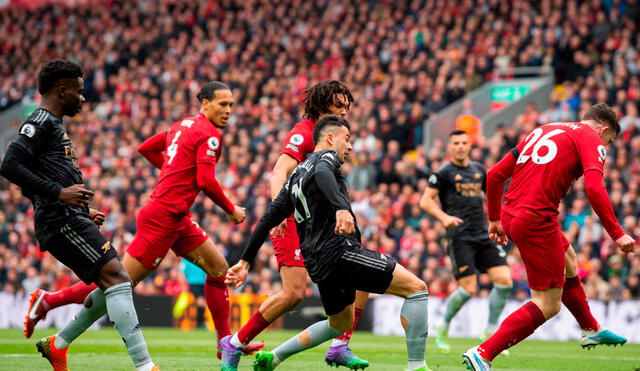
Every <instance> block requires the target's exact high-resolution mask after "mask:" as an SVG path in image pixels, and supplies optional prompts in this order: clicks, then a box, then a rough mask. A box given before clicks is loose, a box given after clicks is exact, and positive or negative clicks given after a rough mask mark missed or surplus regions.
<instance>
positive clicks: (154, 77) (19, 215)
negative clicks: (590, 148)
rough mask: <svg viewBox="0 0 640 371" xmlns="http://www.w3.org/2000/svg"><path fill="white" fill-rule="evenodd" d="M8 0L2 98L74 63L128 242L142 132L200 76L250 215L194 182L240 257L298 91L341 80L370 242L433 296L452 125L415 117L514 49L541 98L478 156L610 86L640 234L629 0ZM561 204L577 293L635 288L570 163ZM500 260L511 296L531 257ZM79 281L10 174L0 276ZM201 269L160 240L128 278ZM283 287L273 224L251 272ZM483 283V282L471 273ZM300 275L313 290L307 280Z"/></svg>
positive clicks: (628, 224)
mask: <svg viewBox="0 0 640 371" xmlns="http://www.w3.org/2000/svg"><path fill="white" fill-rule="evenodd" d="M12 3H13V2H12ZM18 3H21V2H20V1H17V2H15V4H13V5H10V6H7V7H4V8H0V51H1V52H0V76H1V80H0V113H1V111H2V110H5V109H6V108H8V107H10V106H12V105H13V104H15V103H17V102H20V101H22V100H23V99H27V98H29V99H31V98H33V99H35V100H36V101H37V100H38V99H39V97H38V95H37V93H36V87H35V80H36V79H35V77H36V75H37V71H38V68H39V66H40V65H41V63H42V62H45V61H48V60H51V59H55V58H69V59H72V60H75V61H78V62H80V63H81V64H82V65H83V67H84V69H85V96H86V97H87V100H88V104H86V105H85V108H84V110H83V111H82V113H80V114H79V115H78V116H76V117H75V118H73V119H66V120H65V121H66V122H67V127H68V130H69V133H70V136H71V138H72V140H73V142H74V146H75V149H76V152H77V155H78V157H79V161H80V166H81V168H82V171H83V174H84V177H85V184H86V185H87V187H88V188H90V189H92V190H94V191H95V197H94V198H93V202H92V206H93V207H94V208H97V209H99V210H101V211H103V212H105V213H106V214H107V221H106V223H105V224H104V226H103V227H102V231H103V232H104V233H105V234H106V235H107V236H108V237H109V238H110V239H111V241H112V242H113V245H114V246H115V247H117V249H118V250H119V251H120V252H121V253H122V252H124V250H125V249H126V247H127V246H128V244H129V243H130V241H131V240H132V238H133V235H134V233H135V229H136V227H135V216H136V212H137V210H138V209H139V208H140V207H141V206H142V205H143V204H144V203H145V202H146V200H147V199H148V197H149V195H150V193H151V190H152V188H153V186H154V183H155V181H156V178H157V175H158V170H156V169H154V168H153V167H152V165H150V164H149V163H148V162H147V161H146V160H145V159H144V158H142V156H141V155H139V154H138V153H137V151H136V149H137V147H138V146H139V145H140V143H142V141H144V140H145V139H146V138H148V137H150V136H151V135H152V134H154V133H156V132H159V131H161V130H165V129H166V128H167V127H168V126H169V125H170V124H171V123H172V122H174V121H176V120H178V119H180V118H183V117H186V116H189V115H194V114H195V113H196V112H197V108H198V104H199V103H198V101H197V99H196V97H195V94H196V93H197V92H198V90H199V88H200V85H201V84H202V83H203V82H206V81H209V80H221V81H224V82H226V83H227V84H229V85H230V86H231V87H232V89H233V93H234V95H235V99H236V105H235V107H234V115H233V117H232V120H231V122H230V125H228V127H227V128H226V129H225V131H224V134H223V135H224V152H223V156H222V159H221V161H220V162H219V164H218V166H217V178H218V179H219V181H220V182H221V184H222V185H223V187H224V188H225V192H226V193H227V195H229V196H230V198H231V199H232V201H234V202H235V203H237V204H239V205H242V206H244V207H246V208H247V211H248V215H249V217H248V220H247V222H245V223H243V224H240V225H233V224H230V223H229V222H228V220H227V219H226V216H225V214H224V212H222V210H221V209H220V208H218V207H216V206H215V205H214V204H213V203H212V202H211V201H210V200H208V199H207V198H206V197H205V196H204V195H200V196H199V198H198V199H197V200H196V204H195V206H194V208H193V210H192V211H193V218H194V220H196V221H197V222H199V223H200V225H201V226H203V227H204V228H205V229H206V231H207V232H208V233H209V234H210V236H211V237H212V238H213V239H214V241H215V242H216V243H217V245H218V246H219V247H220V248H221V249H224V251H225V255H226V256H227V258H228V261H229V263H230V264H234V263H235V262H236V261H237V259H238V256H239V254H240V252H241V250H242V249H243V247H244V244H245V242H246V240H247V238H248V235H249V232H250V230H251V228H252V226H253V225H254V224H255V223H256V221H257V219H258V218H259V217H260V216H261V215H262V214H263V213H264V211H265V208H266V207H267V206H268V204H269V190H268V182H269V176H270V172H271V169H272V168H273V165H274V163H275V160H276V159H277V157H278V154H279V151H280V149H281V146H282V143H283V140H284V137H285V135H286V133H287V132H288V130H289V129H290V128H291V127H292V125H293V124H294V123H295V122H297V121H299V120H301V119H302V103H301V99H302V91H303V90H304V89H305V88H306V87H308V86H309V85H311V84H313V83H315V82H318V81H321V80H325V79H336V80H340V81H343V82H344V83H346V84H347V85H348V86H349V87H350V89H351V91H352V93H353V95H354V97H355V99H356V102H355V104H354V105H353V106H352V108H351V111H350V113H349V115H348V119H349V121H350V122H351V125H352V129H353V130H352V131H353V137H354V141H353V144H354V150H355V151H354V152H355V153H354V155H353V156H352V160H351V162H350V163H348V164H345V165H344V168H343V170H344V172H345V174H347V179H348V183H349V185H350V187H351V196H352V202H353V209H354V211H355V212H356V213H357V215H358V222H359V225H360V228H361V230H362V231H363V235H364V238H365V243H366V248H368V249H373V250H378V251H380V252H384V253H387V254H390V255H392V256H394V257H395V258H397V259H398V261H399V262H400V263H402V264H403V265H405V266H406V267H408V268H409V269H410V270H411V271H412V272H414V273H416V274H417V275H418V276H419V277H421V278H423V279H424V280H425V281H426V282H427V283H428V285H429V291H430V294H431V295H435V296H439V297H445V296H446V295H447V294H448V293H449V292H451V291H452V290H454V289H455V288H456V282H455V280H454V279H453V276H452V274H451V262H450V260H449V258H448V256H447V254H446V241H445V238H444V232H445V230H444V228H443V226H442V225H441V223H439V222H438V221H436V220H434V219H433V218H431V217H429V216H427V215H425V213H424V212H422V211H421V210H420V208H419V206H418V203H419V199H420V196H421V195H422V192H423V191H424V189H425V187H426V186H427V181H426V179H427V177H428V176H429V174H430V173H431V172H432V171H435V170H436V169H438V168H439V167H440V166H441V165H442V164H443V162H444V161H446V160H447V156H446V143H444V142H442V141H434V142H433V143H429V146H427V147H425V146H424V143H423V142H422V138H423V135H422V123H423V121H424V120H425V119H426V118H428V117H430V116H431V115H433V114H434V113H436V112H438V111H439V110H441V109H442V108H444V107H446V106H447V105H448V104H450V103H452V102H454V101H456V100H458V99H460V98H461V97H463V96H464V95H465V94H466V93H467V92H469V91H471V90H473V89H475V88H477V87H478V86H480V85H481V84H482V83H483V82H485V81H488V80H490V79H493V78H496V76H495V74H494V73H493V71H495V69H496V68H508V67H515V66H551V67H553V69H554V71H555V79H556V80H555V81H556V83H557V85H556V87H555V88H554V90H553V92H552V93H551V97H550V98H551V104H550V106H548V107H536V106H535V105H534V104H530V105H528V106H527V109H526V111H525V112H523V113H522V114H521V115H520V116H519V117H518V118H517V120H516V122H505V123H504V125H501V126H500V127H499V129H498V130H497V132H495V133H493V135H491V136H490V137H486V138H484V137H482V138H479V140H478V142H477V144H476V146H475V147H474V148H473V150H472V152H471V157H472V159H473V160H475V161H479V162H482V163H483V164H484V165H485V166H486V167H487V168H490V167H491V166H493V165H494V164H495V163H496V161H498V160H499V159H500V158H501V156H502V155H503V154H504V153H506V152H507V151H508V150H509V149H511V148H512V147H513V146H514V145H515V144H516V143H517V142H518V141H520V140H521V139H522V138H523V135H526V134H527V133H528V132H529V131H530V130H532V129H533V128H534V127H536V126H537V125H540V124H543V123H548V122H553V121H562V120H579V119H580V117H581V116H582V114H583V112H584V111H585V109H586V108H588V107H590V106H591V105H592V104H594V103H598V102H606V103H608V104H610V105H612V106H613V107H614V108H615V110H616V111H617V112H618V115H619V118H620V123H621V126H622V134H621V135H620V136H619V137H618V139H616V141H615V143H614V144H613V145H612V146H610V148H608V159H607V162H606V165H605V167H606V169H607V171H606V186H607V189H608V191H609V194H610V196H611V200H612V203H613V206H614V210H615V213H616V216H617V217H618V220H619V221H620V223H621V224H622V225H623V226H624V229H625V230H626V232H628V233H629V234H631V235H632V236H634V237H636V238H637V237H639V236H640V227H639V226H638V217H639V214H640V201H639V199H638V186H639V185H640V136H639V135H638V134H639V133H640V117H638V104H639V103H640V53H639V52H638V48H640V33H639V32H638V30H637V25H638V24H639V21H640V2H639V1H637V0H602V1H599V0H594V1H575V0H542V1H539V2H527V1H512V0H478V1H471V0H463V1H456V2H453V1H435V0H413V1H407V2H395V1H391V0H387V1H377V2H373V1H366V0H352V1H350V2H348V3H347V2H344V1H337V0H319V1H295V0H292V1H286V2H271V1H260V0H237V1H236V0H222V1H217V0H210V1H203V0H201V1H169V0H137V1H110V0H107V1H100V6H95V4H94V3H96V2H95V1H91V0H85V1H71V2H55V3H56V4H55V5H45V6H44V7H40V8H37V9H32V10H27V9H25V8H23V7H21V6H20V5H19V4H18ZM36 3H50V2H47V1H37V2H36ZM62 3H72V5H65V4H62ZM16 4H18V5H16ZM16 125H17V123H16ZM426 148H428V149H426ZM560 211H561V221H562V225H563V229H564V231H565V234H566V236H567V238H568V239H569V240H570V241H571V243H572V244H573V246H574V248H575V250H576V252H577V254H578V265H579V274H580V278H581V279H582V280H583V282H584V283H585V288H586V291H587V295H588V297H589V298H598V299H603V300H628V299H632V298H635V299H638V298H640V282H639V281H640V256H638V255H636V256H632V257H631V258H626V257H624V256H622V255H620V253H619V252H617V251H616V248H615V244H614V243H613V242H612V241H611V239H610V238H609V237H608V236H607V234H606V232H604V230H603V229H602V226H601V225H600V223H599V220H598V218H597V216H596V215H595V214H594V213H593V211H592V209H591V207H590V206H589V203H588V200H587V199H586V197H585V193H584V187H583V183H582V180H579V181H578V182H576V183H575V184H574V185H573V187H572V189H571V191H570V192H569V194H567V196H566V198H565V200H564V202H563V204H562V205H561V209H560ZM508 263H509V265H510V267H511V268H512V274H513V278H514V281H515V287H514V291H513V296H514V297H516V298H524V297H526V296H527V295H528V287H527V284H526V272H525V271H524V266H523V264H522V262H521V260H520V257H519V254H518V251H517V249H514V248H512V249H511V250H510V251H509V257H508ZM74 280H77V278H76V277H75V276H73V274H72V273H70V271H69V270H68V269H66V268H64V267H63V266H61V265H60V264H59V263H57V262H56V261H55V260H54V259H53V258H52V257H50V256H49V255H48V254H42V253H40V252H39V250H38V246H37V242H36V239H35V235H34V231H33V212H32V207H31V204H30V202H29V201H28V200H27V199H26V198H24V197H22V196H21V194H20V191H19V189H18V188H16V187H15V186H10V185H9V183H8V182H7V181H6V180H4V179H3V180H2V181H1V182H0V289H1V290H3V291H5V292H8V293H16V294H20V295H22V294H25V293H29V292H30V291H31V290H32V289H34V288H37V287H42V288H45V289H48V290H57V289H60V288H63V287H65V286H68V285H69V284H70V283H71V282H73V281H74ZM203 282H204V275H203V273H202V272H201V271H199V269H197V268H195V269H194V267H193V266H190V265H189V264H188V263H182V262H181V260H180V259H179V258H176V257H175V256H173V255H171V253H170V256H168V257H167V258H166V259H165V261H164V262H163V263H162V264H161V266H160V267H159V269H158V270H157V272H156V273H155V274H153V275H151V276H150V277H149V278H148V279H147V280H146V281H145V282H144V283H143V284H141V285H139V286H138V287H137V288H136V291H137V292H138V293H139V294H159V293H164V294H170V295H177V294H179V293H180V292H181V291H183V290H188V289H189V288H190V287H197V286H198V285H202V283H203ZM279 287H280V283H279V277H278V271H277V264H276V261H275V257H274V255H273V251H272V249H271V247H270V245H269V243H266V244H265V246H263V248H262V250H261V252H260V254H259V258H258V259H257V261H256V265H255V270H254V273H253V274H252V277H251V279H250V282H249V284H248V285H247V286H246V287H245V288H244V290H245V291H246V292H249V291H250V292H256V293H262V294H269V293H272V292H274V291H277V290H279ZM480 287H481V290H480V295H481V296H485V295H487V294H488V292H489V288H490V282H489V280H488V279H487V277H485V276H484V275H483V276H481V277H480ZM308 291H309V295H313V294H314V289H313V287H312V285H310V288H309V290H308Z"/></svg>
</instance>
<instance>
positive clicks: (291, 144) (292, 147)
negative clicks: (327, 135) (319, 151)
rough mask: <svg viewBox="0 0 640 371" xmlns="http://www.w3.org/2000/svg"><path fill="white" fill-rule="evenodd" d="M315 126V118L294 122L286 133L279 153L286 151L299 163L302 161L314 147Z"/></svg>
mask: <svg viewBox="0 0 640 371" xmlns="http://www.w3.org/2000/svg"><path fill="white" fill-rule="evenodd" d="M315 126H316V120H304V121H300V122H298V123H297V124H295V125H294V126H293V129H291V131H289V134H287V138H286V139H285V140H284V145H283V146H282V151H280V154H283V153H286V154H288V155H289V156H291V157H293V158H295V159H296V160H298V162H299V163H300V162H302V161H304V159H305V157H306V156H307V154H309V153H312V152H313V150H314V149H315V144H314V143H313V128H314V127H315Z"/></svg>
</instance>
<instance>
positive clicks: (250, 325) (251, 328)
mask: <svg viewBox="0 0 640 371" xmlns="http://www.w3.org/2000/svg"><path fill="white" fill-rule="evenodd" d="M269 325H270V323H269V322H267V320H266V319H264V317H263V316H262V314H261V313H260V311H259V310H256V311H255V312H253V314H252V315H251V318H249V321H248V322H247V324H246V325H244V326H242V328H240V330H239V331H238V339H239V340H240V342H241V343H242V344H245V345H247V344H249V343H250V342H251V340H253V338H255V337H256V336H258V334H259V333H261V332H262V331H264V329H266V328H267V327H269Z"/></svg>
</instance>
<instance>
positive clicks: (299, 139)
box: [289, 134, 304, 146]
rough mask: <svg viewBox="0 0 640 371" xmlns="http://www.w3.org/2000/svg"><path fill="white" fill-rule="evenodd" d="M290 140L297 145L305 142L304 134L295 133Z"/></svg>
mask: <svg viewBox="0 0 640 371" xmlns="http://www.w3.org/2000/svg"><path fill="white" fill-rule="evenodd" d="M289 141H290V142H291V143H293V144H295V145H296V146H299V145H301V144H302V142H304V137H303V136H302V134H294V135H292V136H291V139H289Z"/></svg>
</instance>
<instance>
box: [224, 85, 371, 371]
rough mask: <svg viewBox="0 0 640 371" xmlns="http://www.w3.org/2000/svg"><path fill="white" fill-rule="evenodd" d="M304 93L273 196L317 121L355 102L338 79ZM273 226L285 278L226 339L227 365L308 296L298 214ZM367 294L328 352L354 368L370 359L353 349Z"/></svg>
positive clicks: (309, 143)
mask: <svg viewBox="0 0 640 371" xmlns="http://www.w3.org/2000/svg"><path fill="white" fill-rule="evenodd" d="M305 95H306V96H305V105H304V111H305V114H304V115H305V118H306V120H304V121H301V122H299V123H297V124H296V125H295V126H294V127H293V129H292V130H291V131H290V132H289V134H288V135H287V138H286V140H285V144H284V146H283V148H282V152H281V153H280V157H279V158H278V161H277V162H276V165H275V167H274V169H273V175H272V177H271V197H272V198H273V199H275V198H276V196H277V195H278V192H280V189H281V188H282V186H283V185H284V183H285V181H286V179H287V177H289V175H291V173H292V172H293V169H295V167H296V166H297V165H298V164H299V163H301V162H302V161H304V159H305V157H306V156H307V155H308V154H310V153H312V152H313V151H314V142H313V129H314V126H315V125H316V121H317V120H320V119H321V118H322V117H324V116H327V115H336V116H340V117H342V118H344V117H345V116H346V115H347V112H348V111H349V107H350V106H351V103H353V96H352V95H351V92H350V91H349V89H348V88H347V87H346V86H345V85H344V84H342V83H341V82H338V81H335V80H330V81H323V82H320V83H317V84H315V85H313V86H311V87H310V88H308V89H307V90H306V91H305ZM272 232H273V233H272V236H271V241H272V243H273V246H274V250H275V253H276V258H277V260H278V266H279V269H280V277H281V278H282V286H283V288H282V291H281V292H279V293H277V294H275V295H273V296H270V297H269V298H268V299H267V300H266V301H265V302H264V303H262V305H260V308H258V310H257V311H256V312H255V313H254V314H253V315H252V316H251V318H250V319H249V322H247V324H245V325H244V326H243V327H242V328H241V329H240V330H239V331H238V333H236V334H234V335H233V336H232V337H230V338H228V339H223V340H222V342H221V344H222V348H223V360H222V370H223V371H229V370H236V367H237V365H238V357H237V350H238V349H239V348H241V347H242V346H243V345H244V344H248V343H249V342H250V341H251V340H252V339H253V338H254V337H255V336H257V335H258V334H259V333H260V332H262V331H263V330H264V329H265V328H267V327H268V326H269V324H271V322H273V321H275V320H276V319H277V318H278V317H280V316H282V315H283V314H285V313H286V312H288V311H289V310H291V309H293V308H294V307H295V306H296V305H298V303H300V302H301V301H302V299H303V298H304V293H305V290H306V287H307V272H306V271H305V266H304V259H303V258H302V254H301V253H300V240H299V238H298V233H297V229H296V223H295V221H294V219H293V215H291V216H289V218H288V219H286V220H285V221H283V223H282V224H280V226H278V227H277V228H275V230H274V231H272ZM248 267H249V263H248V262H246V261H244V260H240V261H239V262H238V264H236V265H235V266H233V267H232V268H231V270H232V271H235V272H236V273H238V272H240V271H241V270H247V269H248ZM367 298H368V294H367V293H363V292H358V294H357V298H356V312H355V313H356V314H355V320H354V325H353V327H352V328H351V329H349V330H348V331H347V332H345V333H344V334H343V335H342V336H340V337H339V338H337V339H335V340H334V342H333V343H332V346H331V348H329V351H328V352H327V355H326V357H325V361H326V362H327V363H328V364H331V365H335V366H346V367H349V368H364V367H367V366H368V365H369V363H368V362H367V361H365V360H362V359H360V358H358V357H357V356H356V355H354V354H353V353H352V352H351V350H350V349H349V346H348V342H349V339H350V337H351V334H352V333H353V329H354V328H355V326H356V324H357V321H358V318H359V316H360V314H361V313H362V309H363V308H364V305H365V304H366V301H367ZM225 350H226V351H225ZM224 354H227V356H226V357H225V355H224Z"/></svg>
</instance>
